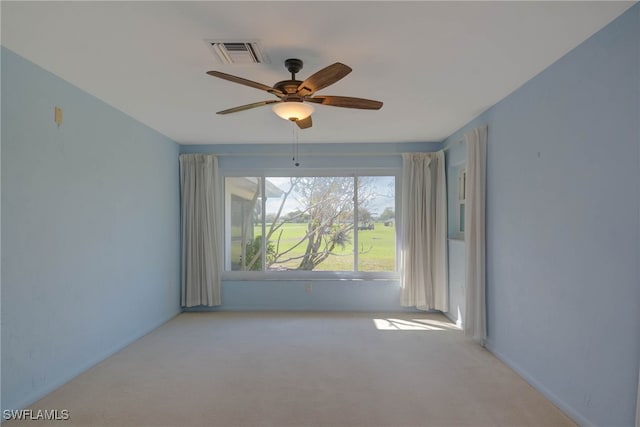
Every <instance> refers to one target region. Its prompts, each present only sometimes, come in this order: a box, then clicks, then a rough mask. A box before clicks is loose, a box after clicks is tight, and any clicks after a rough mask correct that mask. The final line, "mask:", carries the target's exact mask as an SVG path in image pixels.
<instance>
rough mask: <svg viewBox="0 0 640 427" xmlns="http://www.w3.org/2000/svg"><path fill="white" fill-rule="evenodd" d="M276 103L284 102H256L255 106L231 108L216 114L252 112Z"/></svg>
mask: <svg viewBox="0 0 640 427" xmlns="http://www.w3.org/2000/svg"><path fill="white" fill-rule="evenodd" d="M276 102H282V101H278V100H275V99H274V100H270V101H260V102H254V103H253V104H247V105H241V106H239V107H233V108H229V109H228V110H222V111H218V112H217V113H216V114H229V113H237V112H238V111H244V110H250V109H252V108H256V107H262V106H263V105H269V104H273V103H276Z"/></svg>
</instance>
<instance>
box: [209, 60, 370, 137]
mask: <svg viewBox="0 0 640 427" xmlns="http://www.w3.org/2000/svg"><path fill="white" fill-rule="evenodd" d="M284 65H285V67H286V68H287V70H288V71H289V72H290V73H291V79H290V80H283V81H280V82H278V83H276V84H274V85H273V86H267V85H264V84H262V83H258V82H254V81H251V80H247V79H243V78H242V77H237V76H233V75H231V74H226V73H222V72H220V71H207V74H209V75H210V76H214V77H219V78H221V79H225V80H229V81H231V82H234V83H239V84H242V85H245V86H249V87H253V88H256V89H260V90H264V91H265V92H269V93H270V94H272V95H275V96H276V97H278V98H279V99H273V100H269V101H260V102H254V103H253V104H247V105H241V106H239V107H234V108H229V109H228V110H222V111H218V113H217V114H229V113H237V112H238V111H245V110H249V109H251V108H256V107H262V106H263V105H269V104H273V107H272V108H273V111H274V112H275V113H276V114H277V115H278V116H280V117H282V118H283V119H285V120H291V121H293V122H295V123H296V124H297V125H298V127H299V128H300V129H307V128H310V127H311V124H312V123H311V113H313V106H312V105H311V104H322V105H329V106H333V107H343V108H358V109H362V110H379V109H380V108H382V102H380V101H373V100H371V99H363V98H352V97H348V96H329V95H320V96H313V95H314V94H315V93H316V92H317V91H319V90H320V89H324V88H325V87H327V86H329V85H332V84H334V83H335V82H337V81H338V80H340V79H342V78H343V77H345V76H346V75H347V74H349V73H350V72H351V68H350V67H348V66H346V65H344V64H341V63H340V62H336V63H335V64H333V65H329V66H328V67H325V68H323V69H322V70H320V71H318V72H317V73H315V74H312V75H311V76H309V77H308V78H307V79H306V80H304V81H300V80H296V74H297V73H298V72H299V71H300V70H301V69H302V61H301V60H300V59H294V58H291V59H287V60H286V61H284Z"/></svg>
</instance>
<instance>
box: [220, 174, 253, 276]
mask: <svg viewBox="0 0 640 427" xmlns="http://www.w3.org/2000/svg"><path fill="white" fill-rule="evenodd" d="M260 181H261V178H259V177H227V178H226V179H225V195H226V200H227V233H226V234H227V256H228V257H229V260H228V261H229V262H228V263H227V265H229V264H230V265H231V270H234V271H235V270H254V271H260V270H262V198H261V196H260V187H261V185H260Z"/></svg>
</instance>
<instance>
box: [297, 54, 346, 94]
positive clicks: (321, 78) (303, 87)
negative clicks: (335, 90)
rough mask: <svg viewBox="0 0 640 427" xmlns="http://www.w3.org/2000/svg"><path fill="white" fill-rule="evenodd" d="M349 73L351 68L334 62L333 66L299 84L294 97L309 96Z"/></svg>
mask: <svg viewBox="0 0 640 427" xmlns="http://www.w3.org/2000/svg"><path fill="white" fill-rule="evenodd" d="M350 72H351V68H350V67H348V66H346V65H344V64H341V63H340V62H336V63H335V64H333V65H329V66H328V67H325V68H323V69H322V70H320V71H318V72H317V73H315V74H312V75H311V76H310V77H309V78H308V79H306V80H305V81H303V82H302V83H300V86H298V90H297V91H296V95H299V96H309V95H313V94H314V93H315V92H317V91H319V90H320V89H322V88H325V87H327V86H329V85H332V84H334V83H335V82H337V81H338V80H340V79H341V78H343V77H344V76H346V75H347V74H349V73H350Z"/></svg>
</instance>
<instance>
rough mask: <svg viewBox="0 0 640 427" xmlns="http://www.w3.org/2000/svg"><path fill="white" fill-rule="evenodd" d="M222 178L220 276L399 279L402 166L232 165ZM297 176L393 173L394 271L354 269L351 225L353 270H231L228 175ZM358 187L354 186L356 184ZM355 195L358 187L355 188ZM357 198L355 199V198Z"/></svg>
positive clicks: (356, 258)
mask: <svg viewBox="0 0 640 427" xmlns="http://www.w3.org/2000/svg"><path fill="white" fill-rule="evenodd" d="M221 175H222V179H221V182H222V183H223V184H222V187H223V189H222V191H224V216H225V217H224V224H225V226H224V251H223V252H224V256H225V260H224V266H225V271H224V272H223V273H222V279H223V280H228V281H236V280H238V281H244V280H256V281H264V280H278V281H306V280H314V281H316V280H367V281H370V280H399V279H400V273H399V265H400V264H399V263H400V236H399V230H400V227H401V224H400V218H401V217H402V212H401V211H400V209H401V206H402V203H401V200H400V199H401V189H402V182H401V177H402V169H401V168H359V169H356V170H353V169H350V170H348V171H347V170H345V169H331V168H309V169H303V170H300V169H298V168H296V169H260V168H255V169H253V168H251V169H250V168H247V169H234V170H222V171H221ZM287 176H291V177H296V176H301V177H304V176H343V177H353V178H354V180H355V182H354V184H355V185H357V178H358V177H359V176H393V177H395V224H394V230H395V232H396V239H395V240H396V266H395V271H393V272H378V271H376V272H374V271H357V265H358V264H357V263H358V257H357V248H358V240H357V239H358V237H357V236H358V233H357V226H356V227H354V228H355V230H354V241H353V247H354V252H355V253H354V271H300V270H289V271H231V270H230V264H229V256H228V255H229V254H228V253H227V251H229V250H230V246H229V245H228V242H227V239H228V236H229V230H230V217H229V215H230V206H231V204H230V203H228V200H227V198H228V197H229V196H228V195H227V192H226V189H225V188H224V187H225V186H224V183H225V182H226V178H227V177H260V178H267V179H268V178H269V177H287ZM264 182H265V181H264V180H261V183H262V184H261V185H262V187H261V191H262V194H263V195H264V194H265V193H264V190H265V189H264ZM356 188H357V187H356ZM356 197H357V191H356ZM354 202H357V200H354ZM262 203H263V206H262V209H263V210H262V211H263V212H264V211H265V205H266V198H265V197H262ZM356 206H357V205H356V204H354V221H355V224H357V221H358V213H357V208H356ZM265 232H266V230H265V223H264V221H263V222H262V235H263V236H264V235H265ZM262 256H263V263H262V265H266V264H265V260H264V257H265V256H266V254H265V253H264V251H262Z"/></svg>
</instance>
